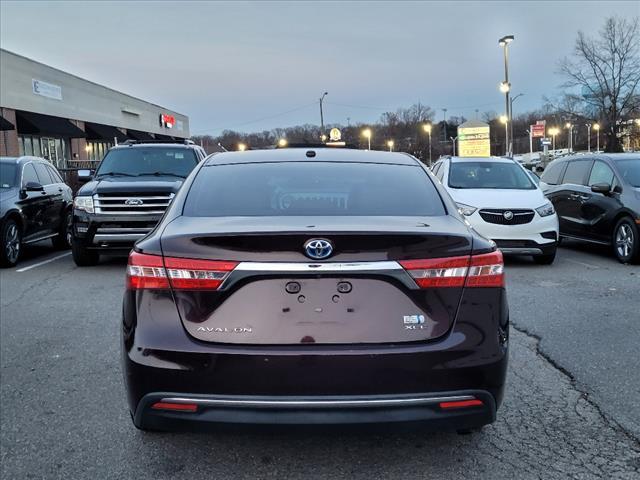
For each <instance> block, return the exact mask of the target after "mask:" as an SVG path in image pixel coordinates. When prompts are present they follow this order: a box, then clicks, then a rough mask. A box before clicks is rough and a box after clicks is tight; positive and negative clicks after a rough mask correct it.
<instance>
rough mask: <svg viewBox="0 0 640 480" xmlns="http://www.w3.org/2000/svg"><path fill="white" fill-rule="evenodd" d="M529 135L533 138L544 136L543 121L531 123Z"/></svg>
mask: <svg viewBox="0 0 640 480" xmlns="http://www.w3.org/2000/svg"><path fill="white" fill-rule="evenodd" d="M531 136H532V137H533V138H538V137H544V123H543V124H536V125H531Z"/></svg>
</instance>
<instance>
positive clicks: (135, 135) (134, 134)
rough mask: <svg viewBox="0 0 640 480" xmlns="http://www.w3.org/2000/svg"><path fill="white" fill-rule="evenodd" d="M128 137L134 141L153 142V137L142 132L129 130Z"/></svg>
mask: <svg viewBox="0 0 640 480" xmlns="http://www.w3.org/2000/svg"><path fill="white" fill-rule="evenodd" d="M127 135H128V136H129V138H131V139H133V140H141V141H144V140H153V137H152V136H151V135H149V134H148V133H147V132H141V131H140V130H131V129H127Z"/></svg>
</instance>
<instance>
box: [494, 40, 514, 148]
mask: <svg viewBox="0 0 640 480" xmlns="http://www.w3.org/2000/svg"><path fill="white" fill-rule="evenodd" d="M513 39H514V36H513V35H505V36H504V37H502V38H501V39H499V40H498V45H500V46H501V47H502V49H503V51H504V82H503V83H502V86H501V90H502V91H503V92H504V100H505V108H506V110H507V111H506V114H507V120H508V122H509V123H511V120H512V117H511V108H510V107H511V102H510V101H509V90H511V84H510V83H509V44H510V43H511V42H513ZM507 136H508V133H507ZM511 142H512V140H511V139H509V138H507V149H508V156H512V155H513V153H512V152H513V146H512V144H511Z"/></svg>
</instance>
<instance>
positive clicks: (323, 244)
mask: <svg viewBox="0 0 640 480" xmlns="http://www.w3.org/2000/svg"><path fill="white" fill-rule="evenodd" d="M304 253H305V254H306V255H307V257H309V258H313V259H314V260H322V259H324V258H327V257H329V256H330V255H331V254H332V253H333V245H331V242H330V241H329V240H325V239H324V238H312V239H311V240H307V241H306V242H305V244H304Z"/></svg>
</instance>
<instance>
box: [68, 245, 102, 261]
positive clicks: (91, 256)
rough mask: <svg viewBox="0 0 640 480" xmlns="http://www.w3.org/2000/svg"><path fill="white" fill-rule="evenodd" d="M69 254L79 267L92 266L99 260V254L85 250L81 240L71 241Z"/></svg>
mask: <svg viewBox="0 0 640 480" xmlns="http://www.w3.org/2000/svg"><path fill="white" fill-rule="evenodd" d="M71 254H72V255H73V261H74V262H75V264H76V265H77V266H79V267H93V266H94V265H97V264H98V262H99V261H100V254H99V253H98V252H95V251H91V250H87V249H86V248H85V247H84V245H82V243H81V242H78V241H75V242H71Z"/></svg>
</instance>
